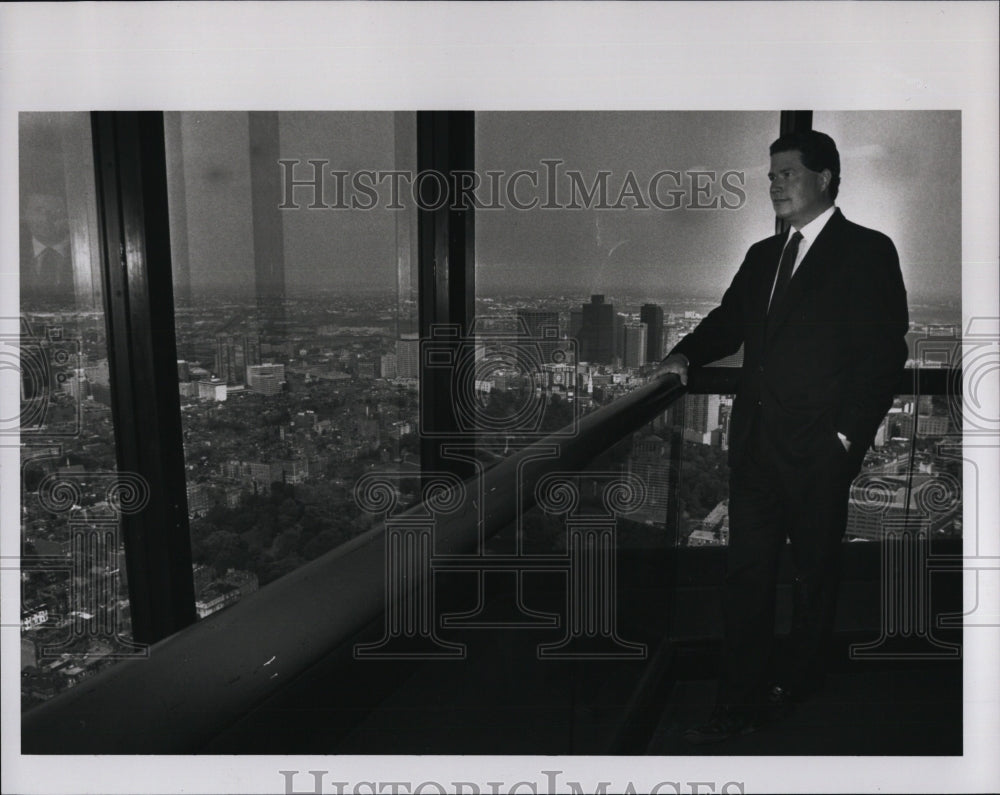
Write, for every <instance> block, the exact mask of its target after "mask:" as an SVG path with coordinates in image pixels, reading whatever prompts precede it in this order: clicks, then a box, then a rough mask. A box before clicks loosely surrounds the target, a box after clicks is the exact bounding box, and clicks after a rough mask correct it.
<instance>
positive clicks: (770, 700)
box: [767, 683, 798, 720]
mask: <svg viewBox="0 0 1000 795" xmlns="http://www.w3.org/2000/svg"><path fill="white" fill-rule="evenodd" d="M797 700H798V699H797V697H796V694H795V692H794V691H792V690H791V689H790V688H789V687H787V686H786V685H783V684H780V683H776V684H773V685H771V687H770V688H768V691H767V706H768V719H769V720H781V719H782V718H785V717H786V716H787V715H788V714H789V713H790V712H791V711H792V707H793V706H794V705H795V702H796V701H797Z"/></svg>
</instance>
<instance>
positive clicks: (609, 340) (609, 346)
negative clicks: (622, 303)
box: [580, 295, 618, 365]
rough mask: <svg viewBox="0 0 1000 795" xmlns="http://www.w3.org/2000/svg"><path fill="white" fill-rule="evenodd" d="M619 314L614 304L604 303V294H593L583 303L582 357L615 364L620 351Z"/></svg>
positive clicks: (589, 360)
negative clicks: (587, 301)
mask: <svg viewBox="0 0 1000 795" xmlns="http://www.w3.org/2000/svg"><path fill="white" fill-rule="evenodd" d="M617 323H618V320H617V315H615V307H614V304H606V303H604V296H603V295H592V296H591V297H590V303H589V304H584V305H583V323H582V325H581V327H580V358H581V359H583V360H584V361H587V362H592V363H595V364H612V365H613V364H614V363H615V358H616V355H617V353H618V339H617V335H616V333H615V332H616V330H617V329H616V327H617Z"/></svg>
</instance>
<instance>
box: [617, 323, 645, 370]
mask: <svg viewBox="0 0 1000 795" xmlns="http://www.w3.org/2000/svg"><path fill="white" fill-rule="evenodd" d="M646 335H647V329H646V324H645V323H627V324H626V325H625V355H624V357H623V362H624V364H625V366H626V367H642V366H643V365H644V364H645V363H646V349H647V344H646V342H647V341H646Z"/></svg>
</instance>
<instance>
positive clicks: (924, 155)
mask: <svg viewBox="0 0 1000 795" xmlns="http://www.w3.org/2000/svg"><path fill="white" fill-rule="evenodd" d="M813 127H814V128H815V129H817V130H822V131H823V132H825V133H828V134H829V135H831V136H832V137H833V139H834V140H835V141H836V142H837V147H838V149H839V151H840V159H841V173H842V175H843V183H842V186H841V192H840V195H839V196H838V197H837V204H838V206H840V207H841V208H842V209H843V211H844V215H845V216H847V218H849V219H851V220H853V221H856V222H857V223H860V224H862V225H863V226H868V227H871V228H873V229H878V230H879V231H881V232H884V233H885V234H887V235H889V237H891V238H892V240H893V242H894V243H895V244H896V249H897V250H898V252H899V260H900V267H901V268H902V271H903V280H904V282H905V283H906V290H907V298H908V303H909V308H910V334H909V335H908V336H907V341H908V343H909V345H910V362H909V366H919V367H928V366H942V365H943V366H951V367H958V366H960V365H961V354H960V351H959V346H960V337H961V330H962V303H961V300H962V238H961V235H962V180H961V173H962V163H961V146H962V138H961V132H962V129H961V114H960V113H959V111H819V112H816V113H814V114H813ZM931 186H933V187H931ZM945 336H950V337H952V342H951V344H950V346H947V345H942V344H940V343H942V339H941V338H942V337H945ZM926 337H935V338H937V340H938V343H939V344H936V345H934V346H932V349H933V350H932V349H931V348H928V347H926V346H925V347H923V348H921V346H920V345H919V344H918V340H921V339H924V338H926Z"/></svg>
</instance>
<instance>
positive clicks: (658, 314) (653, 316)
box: [639, 304, 663, 363]
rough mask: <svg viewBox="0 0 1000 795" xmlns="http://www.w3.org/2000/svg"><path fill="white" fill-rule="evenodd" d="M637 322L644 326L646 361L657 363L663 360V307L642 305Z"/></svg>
mask: <svg viewBox="0 0 1000 795" xmlns="http://www.w3.org/2000/svg"><path fill="white" fill-rule="evenodd" d="M639 320H640V321H641V322H643V323H645V324H646V361H647V362H650V363H655V362H658V361H660V360H661V359H662V358H663V307H661V306H657V305H656V304H643V305H642V307H641V308H640V309H639Z"/></svg>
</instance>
